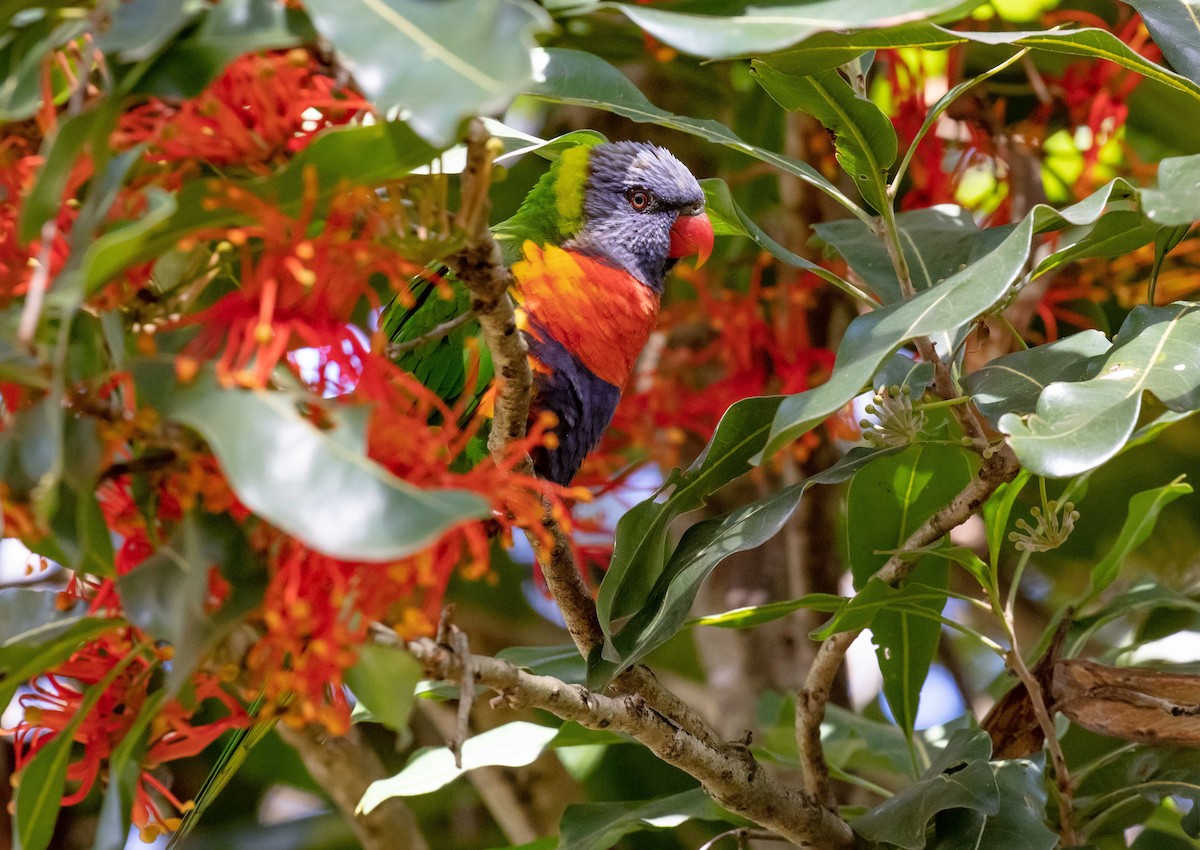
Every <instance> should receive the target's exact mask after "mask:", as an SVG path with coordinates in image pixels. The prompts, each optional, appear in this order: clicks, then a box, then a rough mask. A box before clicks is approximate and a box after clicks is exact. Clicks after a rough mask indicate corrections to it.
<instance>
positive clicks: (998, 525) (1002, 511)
mask: <svg viewBox="0 0 1200 850" xmlns="http://www.w3.org/2000/svg"><path fill="white" fill-rule="evenodd" d="M1032 477H1033V473H1031V472H1030V471H1029V470H1028V469H1022V470H1021V471H1020V472H1018V473H1017V477H1016V478H1014V479H1013V480H1012V481H1009V482H1007V483H1005V484H1001V485H1000V486H999V487H997V488H996V492H994V493H993V494H992V497H991V498H990V499H988V500H987V501H986V502H984V503H983V518H984V523H985V524H986V525H987V542H988V566H989V568H990V575H991V578H992V580H993V585H992V589H995V579H996V577H997V576H999V574H1000V572H999V570H1000V552H1001V549H1002V548H1003V546H1004V541H1005V540H1007V539H1008V518H1009V515H1010V514H1011V513H1012V508H1013V503H1015V502H1016V501H1017V497H1018V496H1020V495H1021V491H1022V490H1023V489H1025V485H1026V484H1028V483H1029V479H1030V478H1032Z"/></svg>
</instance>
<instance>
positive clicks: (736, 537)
mask: <svg viewBox="0 0 1200 850" xmlns="http://www.w3.org/2000/svg"><path fill="white" fill-rule="evenodd" d="M884 453H886V450H885V452H875V451H872V450H870V449H865V448H857V449H853V450H851V451H850V452H849V453H848V454H846V455H845V456H844V457H842V458H841V459H840V460H839V461H838V463H836V464H834V465H833V466H832V467H830V468H829V469H827V470H825V471H824V472H822V473H819V474H817V475H814V476H812V477H810V478H808V479H807V480H806V481H804V482H802V483H799V484H795V485H792V486H791V487H786V488H784V489H782V490H780V491H779V492H777V493H775V494H774V495H772V496H770V497H768V498H766V499H762V500H760V501H757V502H754V503H752V504H749V505H746V506H745V507H742V508H738V509H737V510H734V511H730V512H729V513H727V514H725V515H724V516H720V517H714V518H713V519H708V520H705V521H703V522H699V523H696V524H695V525H693V526H692V527H691V528H689V529H688V530H687V531H686V532H685V533H684V535H683V538H682V539H681V540H680V541H679V545H678V546H677V547H676V548H675V551H674V553H673V554H672V555H671V556H670V558H669V559H668V560H667V563H666V565H665V567H664V568H663V570H662V572H661V574H660V575H659V576H658V580H657V581H656V582H655V583H654V587H653V588H651V590H650V592H649V594H648V595H647V596H646V599H645V600H644V602H643V603H642V604H641V606H640V608H639V609H638V611H637V613H635V614H634V615H633V617H632V618H631V619H630V620H629V621H628V622H627V623H625V625H623V626H622V627H621V629H620V630H619V631H617V632H616V633H615V634H614V635H613V636H612V642H611V645H610V646H609V647H608V648H609V649H610V650H611V651H612V652H615V653H616V655H617V658H615V659H614V658H612V657H611V654H610V653H608V652H603V653H602V652H600V651H596V652H593V654H592V657H591V658H589V659H588V687H589V688H591V689H592V690H597V691H599V690H603V689H604V688H605V687H606V686H607V685H608V683H609V682H610V681H612V679H613V678H614V677H615V676H617V675H619V674H620V673H621V672H622V671H623V670H625V669H627V668H628V667H630V666H632V665H633V664H636V663H637V662H638V661H640V660H641V659H643V658H645V657H646V655H648V654H649V653H650V652H652V651H653V650H654V649H656V648H658V647H659V646H661V645H662V644H663V643H665V642H666V641H667V640H669V639H670V638H671V637H672V636H673V635H674V634H675V633H676V632H677V631H679V629H680V628H681V627H682V626H683V624H684V622H685V621H686V620H687V618H688V614H689V613H690V612H691V610H692V604H693V603H694V602H695V600H696V594H697V593H698V592H699V591H700V585H701V584H702V583H703V582H704V580H705V579H706V578H708V576H709V574H710V573H711V572H712V571H713V570H714V569H715V568H716V566H717V565H718V564H720V563H721V562H722V561H723V560H725V559H726V558H728V557H729V556H730V555H732V554H734V553H735V552H745V551H747V550H749V549H754V548H757V547H758V546H761V545H762V544H763V543H765V542H767V541H768V540H770V539H771V538H772V537H774V536H775V535H776V534H778V533H779V530H780V529H781V528H783V526H784V523H786V522H787V521H788V519H789V518H790V517H791V516H792V514H793V513H794V512H795V510H796V508H797V506H799V504H800V499H801V498H802V497H803V495H804V493H805V492H807V490H808V488H809V487H811V486H812V485H814V484H837V483H841V482H843V481H847V480H849V479H850V478H851V477H853V476H854V475H855V473H857V472H858V471H859V470H860V469H862V468H863V467H864V466H866V465H867V464H868V463H870V462H871V461H872V460H874V459H875V458H877V457H879V456H880V455H881V454H884ZM652 504H656V503H652ZM601 587H602V588H603V585H602V586H601Z"/></svg>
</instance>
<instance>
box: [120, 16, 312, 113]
mask: <svg viewBox="0 0 1200 850" xmlns="http://www.w3.org/2000/svg"><path fill="white" fill-rule="evenodd" d="M166 5H168V6H169V5H170V3H167V4H166ZM205 5H206V6H207V4H205ZM315 39H316V34H315V33H313V32H312V31H311V25H310V24H309V23H308V19H307V18H306V17H305V15H304V14H303V12H301V11H300V10H298V9H287V8H285V7H284V6H282V5H281V4H279V3H277V2H275V0H219V2H217V3H215V4H213V5H211V6H208V8H207V11H206V13H205V15H204V18H203V20H201V22H200V25H199V26H197V27H195V28H194V29H193V30H192V31H191V32H189V33H187V34H186V35H185V36H184V37H183V38H182V39H180V40H177V41H176V42H175V43H174V44H173V45H171V49H170V50H167V51H164V52H163V53H161V54H160V55H159V56H157V57H156V58H155V59H154V61H153V63H152V64H151V65H150V66H149V67H148V68H146V69H145V71H144V72H143V73H142V74H141V76H140V77H139V78H138V79H137V81H136V83H135V85H134V92H136V93H137V94H153V95H157V96H158V97H169V98H179V99H182V98H189V97H195V96H196V95H198V94H200V92H202V91H203V90H204V88H205V87H206V86H207V85H208V84H209V83H210V82H212V80H214V79H216V78H217V76H219V75H220V74H221V72H222V71H224V69H225V66H226V65H228V64H229V63H230V62H232V61H233V60H234V59H236V58H238V57H239V56H241V55H242V54H244V53H253V52H255V51H259V50H279V49H283V48H286V47H294V46H296V45H299V44H302V43H303V42H306V41H307V42H312V41H314V40H315Z"/></svg>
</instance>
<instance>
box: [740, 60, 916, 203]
mask: <svg viewBox="0 0 1200 850" xmlns="http://www.w3.org/2000/svg"><path fill="white" fill-rule="evenodd" d="M751 73H752V75H753V76H754V78H755V79H756V80H757V81H758V84H759V85H760V86H762V87H763V88H764V89H766V91H767V94H769V95H771V97H772V98H773V99H774V100H775V102H776V103H778V104H779V105H780V106H782V107H783V108H784V109H786V110H788V111H789V112H797V111H799V112H807V113H808V114H809V115H811V116H813V117H814V118H816V119H817V120H818V121H820V122H821V124H823V125H824V126H825V128H826V129H828V130H829V131H830V132H831V133H833V136H834V147H835V149H836V151H837V161H838V162H839V163H840V164H841V166H842V169H843V170H844V171H845V172H846V173H847V174H849V175H850V176H851V177H853V178H854V180H855V185H856V186H858V190H859V192H861V193H862V196H863V197H864V198H865V199H866V200H867V202H868V203H869V204H870V205H871V206H872V207H874V208H875V209H876V210H879V211H882V210H884V209H885V208H887V207H889V206H890V204H891V201H890V199H889V198H888V194H887V187H888V176H887V171H888V169H889V168H890V167H891V166H892V164H893V163H895V161H896V153H897V149H898V142H897V140H896V130H895V128H894V127H892V122H891V120H890V119H888V117H887V116H886V115H884V114H883V112H882V111H881V110H880V109H879V107H878V106H876V105H875V104H874V103H872V102H871V101H870V100H868V99H867V98H865V97H862V96H860V95H859V94H857V93H856V92H855V91H854V89H852V88H851V87H850V84H849V83H848V82H846V80H845V79H843V78H842V76H841V74H839V73H838V72H837V71H836V70H832V69H831V70H827V71H818V72H817V73H815V74H812V75H811V76H803V77H800V76H795V75H792V74H785V73H782V72H780V71H778V70H776V69H775V68H773V67H771V66H770V65H768V64H766V63H764V62H761V61H758V60H755V61H754V62H753V63H751Z"/></svg>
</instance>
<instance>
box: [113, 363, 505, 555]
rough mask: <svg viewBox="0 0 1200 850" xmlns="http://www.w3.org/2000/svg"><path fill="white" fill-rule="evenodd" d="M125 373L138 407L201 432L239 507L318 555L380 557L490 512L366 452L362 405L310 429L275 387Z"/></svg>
mask: <svg viewBox="0 0 1200 850" xmlns="http://www.w3.org/2000/svg"><path fill="white" fill-rule="evenodd" d="M134 373H135V376H136V378H137V381H138V391H139V394H140V397H141V398H142V400H143V401H144V402H145V403H148V404H151V405H153V406H154V407H156V408H157V409H158V410H159V411H160V412H161V413H162V414H163V416H164V417H165V418H167V419H172V420H174V421H176V422H179V423H181V424H183V425H187V426H188V427H190V428H193V429H195V430H196V431H197V432H199V433H200V435H201V436H203V437H204V439H205V441H206V442H207V443H208V444H209V446H210V447H211V448H212V450H213V452H214V453H215V454H216V456H217V460H218V461H220V464H221V468H222V469H223V470H224V472H225V475H226V476H227V477H228V479H229V483H230V485H231V486H232V487H233V490H234V492H236V493H237V495H238V498H239V499H241V501H242V503H243V504H245V505H246V507H248V508H250V510H252V511H254V513H256V514H258V515H259V516H261V517H263V518H264V519H267V520H268V521H269V522H271V523H272V524H273V525H275V526H277V527H279V528H281V529H283V530H284V531H286V532H287V533H289V534H291V535H294V536H295V537H297V538H299V539H300V540H303V541H304V542H305V543H306V544H307V545H309V546H311V547H312V548H314V549H316V550H317V551H320V552H323V553H325V554H328V555H330V556H333V557H338V558H346V559H350V560H362V561H387V560H391V559H393V558H399V557H403V556H404V555H407V554H410V553H412V552H415V551H418V550H420V549H422V548H424V547H425V546H427V545H429V544H430V543H432V542H433V541H435V540H436V539H437V538H438V537H439V536H441V534H443V533H444V532H445V531H446V530H447V529H449V528H450V527H451V526H454V525H456V524H458V523H460V522H462V521H463V520H465V519H479V518H484V517H487V516H489V515H490V512H489V509H488V505H487V501H486V500H485V499H483V498H482V497H481V496H479V495H477V494H474V493H467V492H463V491H459V490H422V489H420V488H418V487H414V486H412V485H411V484H408V483H407V482H405V481H403V480H401V479H399V478H397V477H396V476H394V475H392V474H391V473H390V472H388V471H387V470H386V469H384V468H383V467H382V466H380V465H379V464H377V463H375V462H374V461H373V460H371V459H370V458H368V457H367V456H366V424H367V423H366V420H365V418H364V416H363V415H362V413H363V412H362V411H358V412H355V411H354V410H352V409H345V408H343V409H335V410H331V411H330V412H331V418H332V419H333V420H334V422H335V424H336V428H334V429H332V430H319V429H318V428H316V427H315V426H314V425H313V424H312V422H311V421H310V420H309V419H308V418H307V417H305V416H303V415H301V413H300V412H299V411H298V410H297V409H296V405H295V402H294V401H293V399H292V398H291V397H290V396H288V395H287V394H285V393H282V392H271V391H266V390H238V389H229V390H227V389H222V388H221V387H219V386H218V385H217V383H216V380H215V379H214V377H213V375H212V373H211V372H210V371H208V370H204V371H202V372H201V374H200V375H198V376H197V378H196V379H195V380H194V381H192V382H191V383H189V384H186V385H183V386H178V385H176V381H175V377H174V367H173V366H172V364H170V363H163V362H157V361H156V362H142V363H139V364H136V365H135V367H134Z"/></svg>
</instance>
